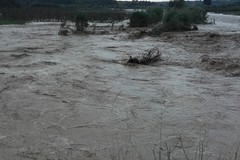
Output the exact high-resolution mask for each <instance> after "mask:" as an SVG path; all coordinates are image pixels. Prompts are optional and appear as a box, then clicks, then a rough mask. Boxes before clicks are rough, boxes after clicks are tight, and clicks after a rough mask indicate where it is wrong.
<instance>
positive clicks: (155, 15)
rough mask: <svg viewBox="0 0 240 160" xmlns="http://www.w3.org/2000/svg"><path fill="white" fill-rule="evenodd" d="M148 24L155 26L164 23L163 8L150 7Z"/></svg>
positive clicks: (147, 11)
mask: <svg viewBox="0 0 240 160" xmlns="http://www.w3.org/2000/svg"><path fill="white" fill-rule="evenodd" d="M146 13H147V15H148V24H155V23H158V22H161V21H162V18H163V9H162V8H161V7H150V8H148V9H147V10H146Z"/></svg>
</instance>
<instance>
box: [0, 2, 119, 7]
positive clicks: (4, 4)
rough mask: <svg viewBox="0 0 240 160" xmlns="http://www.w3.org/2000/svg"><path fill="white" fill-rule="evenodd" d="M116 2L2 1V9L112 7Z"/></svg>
mask: <svg viewBox="0 0 240 160" xmlns="http://www.w3.org/2000/svg"><path fill="white" fill-rule="evenodd" d="M116 4H117V2H116V0H0V7H12V6H30V7H58V6H68V5H80V6H88V7H91V6H112V5H116Z"/></svg>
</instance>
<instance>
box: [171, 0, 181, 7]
mask: <svg viewBox="0 0 240 160" xmlns="http://www.w3.org/2000/svg"><path fill="white" fill-rule="evenodd" d="M168 7H170V8H183V7H185V1H184V0H173V1H169V3H168Z"/></svg>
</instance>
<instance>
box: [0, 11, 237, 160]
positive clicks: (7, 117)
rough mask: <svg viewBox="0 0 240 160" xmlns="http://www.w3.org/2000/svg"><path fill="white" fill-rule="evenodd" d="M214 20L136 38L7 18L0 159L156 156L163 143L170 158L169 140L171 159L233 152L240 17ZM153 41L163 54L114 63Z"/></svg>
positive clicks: (1, 56)
mask: <svg viewBox="0 0 240 160" xmlns="http://www.w3.org/2000/svg"><path fill="white" fill-rule="evenodd" d="M210 18H215V20H216V24H215V25H200V26H199V30H198V31H193V32H181V33H172V32H169V33H164V34H163V35H162V36H160V37H157V38H151V37H143V38H141V39H136V40H126V38H125V37H127V34H126V33H124V32H116V33H115V32H114V33H110V34H107V35H81V36H79V35H70V36H67V37H62V36H58V35H57V31H58V28H59V24H56V23H30V24H26V25H11V26H0V37H1V41H0V159H1V160H33V159H37V160H59V159H61V160H85V159H90V160H95V159H99V160H103V159H104V160H105V159H110V160H115V159H119V160H120V159H122V160H124V159H126V160H127V159H132V160H134V159H141V160H142V159H146V160H151V159H154V153H156V157H157V158H158V153H157V152H158V148H159V145H161V147H162V157H163V159H166V156H165V155H166V154H167V153H168V152H167V150H171V149H169V148H173V149H174V151H173V152H171V154H170V155H171V159H173V157H175V158H178V159H186V156H185V154H184V152H183V151H185V152H186V154H187V156H188V157H189V158H190V159H193V158H194V157H195V156H196V157H197V158H196V159H201V156H202V155H203V158H202V159H216V157H218V156H219V155H220V156H222V157H225V158H226V159H229V160H230V159H231V158H233V157H234V153H235V150H236V149H237V146H238V145H239V143H240V141H239V140H240V116H239V115H240V78H239V76H240V63H239V62H240V17H237V16H227V18H226V15H217V14H210ZM152 47H158V48H159V50H160V51H161V53H162V59H163V61H160V62H158V63H155V64H153V65H148V66H144V65H138V66H126V65H122V64H119V63H114V62H115V61H113V60H121V59H122V57H124V56H125V57H126V56H128V55H135V54H138V53H139V52H142V51H143V50H145V49H149V48H152ZM179 137H181V139H182V142H183V143H180V142H179ZM201 144H203V147H201ZM154 148H155V152H153V150H154ZM183 148H184V149H183ZM201 148H204V151H203V152H202V151H201ZM199 150H200V151H199ZM199 152H200V153H199ZM238 158H239V157H238Z"/></svg>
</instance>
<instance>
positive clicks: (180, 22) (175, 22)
mask: <svg viewBox="0 0 240 160" xmlns="http://www.w3.org/2000/svg"><path fill="white" fill-rule="evenodd" d="M206 20H207V16H206V12H205V11H204V10H202V9H200V8H183V9H168V10H167V12H166V15H165V17H164V21H163V26H164V29H165V30H168V31H186V30H190V29H191V24H200V23H205V22H206Z"/></svg>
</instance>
